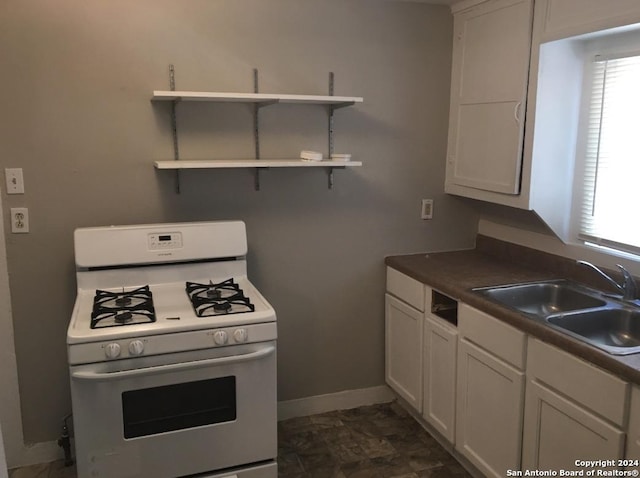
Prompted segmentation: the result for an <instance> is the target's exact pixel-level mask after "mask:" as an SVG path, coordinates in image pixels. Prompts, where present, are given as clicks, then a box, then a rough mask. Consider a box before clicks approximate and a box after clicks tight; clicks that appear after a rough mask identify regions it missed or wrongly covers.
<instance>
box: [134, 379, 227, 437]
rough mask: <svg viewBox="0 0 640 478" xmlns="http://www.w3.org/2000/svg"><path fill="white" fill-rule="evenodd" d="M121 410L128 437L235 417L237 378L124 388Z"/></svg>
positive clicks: (217, 421)
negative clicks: (142, 387)
mask: <svg viewBox="0 0 640 478" xmlns="http://www.w3.org/2000/svg"><path fill="white" fill-rule="evenodd" d="M122 414H123V418H124V437H125V438H136V437H141V436H146V435H154V434H156V433H162V432H170V431H174V430H182V429H185V428H192V427H199V426H202V425H212V424H214V423H221V422H228V421H232V420H235V419H236V378H235V377H232V376H231V377H221V378H214V379H209V380H200V381H198V382H188V383H179V384H174V385H166V386H164V387H153V388H145V389H144V390H132V391H129V392H124V393H123V394H122Z"/></svg>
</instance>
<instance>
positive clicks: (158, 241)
mask: <svg viewBox="0 0 640 478" xmlns="http://www.w3.org/2000/svg"><path fill="white" fill-rule="evenodd" d="M147 247H148V248H149V250H150V251H164V250H167V249H180V248H182V234H181V233H180V232H163V233H161V234H157V233H151V234H148V235H147Z"/></svg>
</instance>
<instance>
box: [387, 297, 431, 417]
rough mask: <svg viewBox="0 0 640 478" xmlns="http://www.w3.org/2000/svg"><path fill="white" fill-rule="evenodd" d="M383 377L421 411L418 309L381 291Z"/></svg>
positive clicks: (420, 338)
mask: <svg viewBox="0 0 640 478" xmlns="http://www.w3.org/2000/svg"><path fill="white" fill-rule="evenodd" d="M385 299H386V304H385V349H386V350H385V351H386V356H385V377H386V380H387V383H388V384H389V386H390V387H391V388H392V389H394V390H395V391H396V392H397V393H398V394H399V395H400V396H401V397H402V398H404V399H405V400H406V401H407V402H408V403H409V404H410V405H411V406H412V407H413V408H415V409H416V410H417V411H418V412H421V411H422V327H423V325H422V323H423V320H424V317H423V314H422V312H420V311H419V310H416V309H414V308H413V307H411V306H409V305H407V304H405V303H404V302H402V301H400V300H398V299H396V298H395V297H393V296H391V295H389V294H386V295H385Z"/></svg>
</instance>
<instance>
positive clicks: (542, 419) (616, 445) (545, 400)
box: [522, 380, 624, 470]
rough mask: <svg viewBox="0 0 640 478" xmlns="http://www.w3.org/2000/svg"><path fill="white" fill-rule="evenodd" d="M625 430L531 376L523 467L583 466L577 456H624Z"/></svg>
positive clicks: (525, 421)
mask: <svg viewBox="0 0 640 478" xmlns="http://www.w3.org/2000/svg"><path fill="white" fill-rule="evenodd" d="M623 446H624V433H623V432H622V431H621V430H619V429H617V428H615V427H614V426H612V425H610V424H608V423H607V422H605V421H604V420H602V419H600V418H598V417H597V416H595V415H593V414H592V413H590V412H589V411H587V410H586V409H584V408H582V407H580V406H579V405H578V404H576V403H575V402H573V401H572V400H570V399H568V398H566V397H565V396H563V395H560V394H558V393H556V392H554V391H553V390H552V389H550V388H547V387H545V386H544V384H542V383H540V382H538V381H536V380H529V382H528V383H527V398H526V404H525V419H524V438H523V448H522V466H523V469H543V470H549V469H553V470H559V469H563V470H580V469H583V468H584V467H582V468H576V466H575V461H576V460H584V459H585V458H584V457H598V458H597V459H611V460H614V459H617V458H622V452H623Z"/></svg>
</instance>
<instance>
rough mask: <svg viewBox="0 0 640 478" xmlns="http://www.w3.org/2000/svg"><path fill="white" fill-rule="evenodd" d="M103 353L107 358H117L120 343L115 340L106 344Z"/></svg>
mask: <svg viewBox="0 0 640 478" xmlns="http://www.w3.org/2000/svg"><path fill="white" fill-rule="evenodd" d="M104 354H105V355H106V356H107V358H108V359H114V358H118V357H119V356H120V344H117V343H115V342H113V343H111V344H108V345H107V346H105V348H104Z"/></svg>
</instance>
